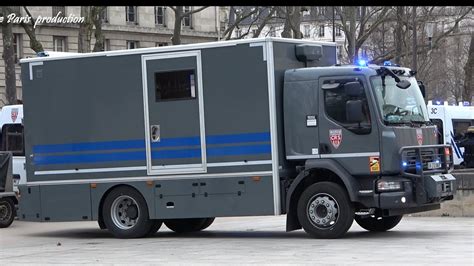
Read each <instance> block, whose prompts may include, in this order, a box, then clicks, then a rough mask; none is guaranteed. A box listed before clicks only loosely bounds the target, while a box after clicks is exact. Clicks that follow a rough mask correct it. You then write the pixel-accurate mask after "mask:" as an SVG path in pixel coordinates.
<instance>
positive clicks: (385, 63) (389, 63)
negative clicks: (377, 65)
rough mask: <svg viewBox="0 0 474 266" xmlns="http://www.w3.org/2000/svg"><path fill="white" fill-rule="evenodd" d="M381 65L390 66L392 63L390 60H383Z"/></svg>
mask: <svg viewBox="0 0 474 266" xmlns="http://www.w3.org/2000/svg"><path fill="white" fill-rule="evenodd" d="M383 65H384V66H391V65H392V62H390V61H385V62H383Z"/></svg>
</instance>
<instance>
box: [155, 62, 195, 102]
mask: <svg viewBox="0 0 474 266" xmlns="http://www.w3.org/2000/svg"><path fill="white" fill-rule="evenodd" d="M155 92H156V95H155V99H156V101H157V102H159V101H163V100H183V99H194V98H196V79H195V73H194V69H189V70H178V71H170V72H158V73H155Z"/></svg>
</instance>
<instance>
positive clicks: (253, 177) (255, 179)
mask: <svg viewBox="0 0 474 266" xmlns="http://www.w3.org/2000/svg"><path fill="white" fill-rule="evenodd" d="M260 179H262V177H261V176H252V180H253V181H255V182H258V181H260Z"/></svg>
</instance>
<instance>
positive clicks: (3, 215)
mask: <svg viewBox="0 0 474 266" xmlns="http://www.w3.org/2000/svg"><path fill="white" fill-rule="evenodd" d="M9 209H10V207H9V206H8V205H7V204H0V221H6V220H8V219H10V211H9Z"/></svg>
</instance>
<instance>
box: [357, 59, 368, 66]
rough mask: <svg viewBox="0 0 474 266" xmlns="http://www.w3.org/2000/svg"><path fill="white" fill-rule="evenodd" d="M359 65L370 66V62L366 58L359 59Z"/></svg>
mask: <svg viewBox="0 0 474 266" xmlns="http://www.w3.org/2000/svg"><path fill="white" fill-rule="evenodd" d="M357 65H358V66H368V62H367V60H365V59H359V60H357Z"/></svg>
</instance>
